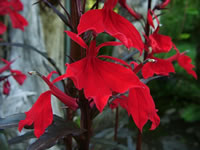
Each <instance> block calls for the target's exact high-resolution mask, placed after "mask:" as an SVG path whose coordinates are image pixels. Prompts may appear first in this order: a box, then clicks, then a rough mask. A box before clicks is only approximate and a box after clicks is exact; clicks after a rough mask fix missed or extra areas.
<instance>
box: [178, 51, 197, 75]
mask: <svg viewBox="0 0 200 150" xmlns="http://www.w3.org/2000/svg"><path fill="white" fill-rule="evenodd" d="M191 62H192V59H191V58H190V57H189V56H186V55H184V54H182V55H180V56H179V57H178V64H179V65H180V66H181V67H183V68H184V69H185V70H186V71H187V73H188V74H191V75H192V76H193V77H194V78H195V79H197V74H196V72H195V71H194V70H192V69H193V68H194V67H195V66H194V65H192V64H191Z"/></svg>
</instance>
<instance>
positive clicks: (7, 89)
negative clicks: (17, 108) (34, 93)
mask: <svg viewBox="0 0 200 150" xmlns="http://www.w3.org/2000/svg"><path fill="white" fill-rule="evenodd" d="M9 93H10V82H9V81H8V80H6V81H5V82H4V83H3V94H5V95H9Z"/></svg>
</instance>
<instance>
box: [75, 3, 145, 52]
mask: <svg viewBox="0 0 200 150" xmlns="http://www.w3.org/2000/svg"><path fill="white" fill-rule="evenodd" d="M116 3H117V0H106V1H105V4H104V7H103V9H95V10H90V11H88V12H86V13H85V14H83V15H82V16H81V18H80V23H79V25H78V28H77V29H78V34H79V35H80V34H82V33H83V32H86V31H88V30H93V31H95V32H96V33H102V32H106V33H108V34H110V35H111V36H113V37H115V38H117V39H119V40H120V41H121V42H122V43H123V44H124V45H125V46H126V47H127V48H130V47H134V48H136V49H138V50H139V51H140V52H141V53H142V50H143V47H144V44H143V42H142V39H141V36H140V34H139V32H138V31H137V29H136V28H135V27H134V26H133V25H132V24H131V23H130V22H129V21H128V20H127V19H125V18H124V17H122V16H120V15H118V14H117V13H115V12H114V11H113V8H114V7H115V5H116Z"/></svg>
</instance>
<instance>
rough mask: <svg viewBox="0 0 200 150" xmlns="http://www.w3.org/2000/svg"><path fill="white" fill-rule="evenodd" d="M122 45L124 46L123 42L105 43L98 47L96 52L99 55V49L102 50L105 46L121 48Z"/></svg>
mask: <svg viewBox="0 0 200 150" xmlns="http://www.w3.org/2000/svg"><path fill="white" fill-rule="evenodd" d="M120 45H122V43H121V42H115V41H111V42H104V43H102V44H100V45H98V46H97V47H96V52H97V53H98V52H99V49H100V48H102V47H104V46H120Z"/></svg>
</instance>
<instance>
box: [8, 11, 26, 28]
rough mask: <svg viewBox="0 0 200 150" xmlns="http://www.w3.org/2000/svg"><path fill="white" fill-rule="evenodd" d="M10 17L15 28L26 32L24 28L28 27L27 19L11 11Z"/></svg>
mask: <svg viewBox="0 0 200 150" xmlns="http://www.w3.org/2000/svg"><path fill="white" fill-rule="evenodd" d="M9 15H10V19H11V22H12V25H13V28H18V29H21V30H22V31H24V27H25V26H27V25H28V22H27V21H26V19H25V18H24V17H23V16H21V15H20V14H19V13H17V12H15V11H10V13H9Z"/></svg>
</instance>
